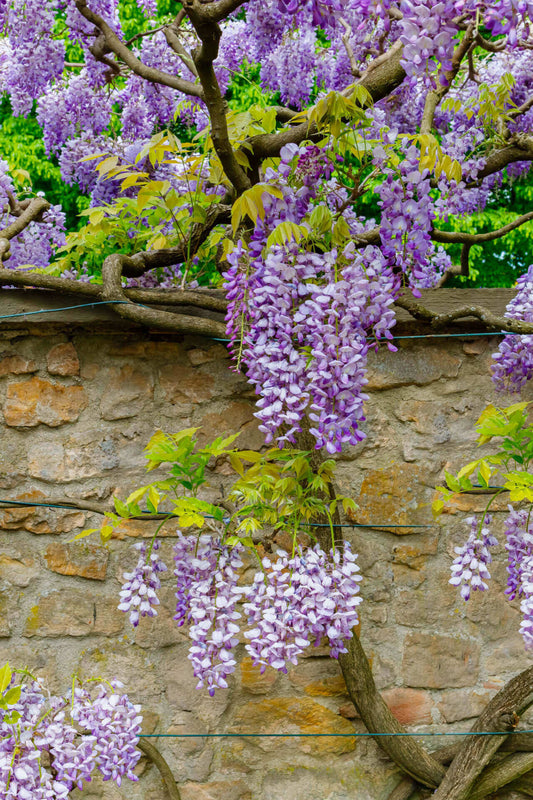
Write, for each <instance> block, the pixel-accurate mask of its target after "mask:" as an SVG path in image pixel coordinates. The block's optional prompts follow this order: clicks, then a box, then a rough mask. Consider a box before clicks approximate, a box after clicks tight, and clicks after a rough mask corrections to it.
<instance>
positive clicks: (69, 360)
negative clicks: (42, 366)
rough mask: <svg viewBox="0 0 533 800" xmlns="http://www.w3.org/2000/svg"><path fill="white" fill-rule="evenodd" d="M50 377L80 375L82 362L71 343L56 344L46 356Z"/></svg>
mask: <svg viewBox="0 0 533 800" xmlns="http://www.w3.org/2000/svg"><path fill="white" fill-rule="evenodd" d="M46 364H47V368H48V372H49V373H50V375H79V372H80V362H79V359H78V354H77V352H76V348H75V347H74V345H73V344H72V343H71V342H66V343H65V344H56V346H55V347H52V349H51V350H50V352H49V353H48V355H47V356H46Z"/></svg>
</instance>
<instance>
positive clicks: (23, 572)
mask: <svg viewBox="0 0 533 800" xmlns="http://www.w3.org/2000/svg"><path fill="white" fill-rule="evenodd" d="M38 574H39V568H38V566H37V563H36V562H35V559H33V558H24V557H23V556H19V557H17V558H13V557H12V556H9V555H7V553H0V580H3V581H7V582H8V583H11V584H13V586H20V587H25V586H29V584H30V582H31V581H32V580H33V579H34V578H36V577H37V575H38Z"/></svg>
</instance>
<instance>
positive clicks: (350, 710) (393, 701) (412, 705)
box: [339, 687, 433, 725]
mask: <svg viewBox="0 0 533 800" xmlns="http://www.w3.org/2000/svg"><path fill="white" fill-rule="evenodd" d="M381 696H382V697H383V699H384V700H385V702H386V704H387V705H388V707H389V708H390V710H391V711H392V713H393V714H394V716H395V717H396V719H397V720H398V722H400V723H401V724H402V725H429V724H431V723H432V722H433V717H432V716H431V709H432V708H433V702H432V699H431V695H430V694H429V692H421V691H418V690H416V689H403V688H400V687H398V688H394V689H385V691H383V692H381ZM339 714H340V715H341V717H345V718H346V719H358V718H359V714H358V713H357V710H356V708H355V706H354V704H353V703H345V704H344V705H343V706H341V707H340V708H339Z"/></svg>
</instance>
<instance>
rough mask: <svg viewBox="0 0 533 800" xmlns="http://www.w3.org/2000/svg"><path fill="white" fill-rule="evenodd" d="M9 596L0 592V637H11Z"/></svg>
mask: <svg viewBox="0 0 533 800" xmlns="http://www.w3.org/2000/svg"><path fill="white" fill-rule="evenodd" d="M9 599H10V598H9V596H8V594H7V593H6V592H0V637H2V638H4V637H7V636H11V621H12V619H13V616H14V615H13V609H10V608H9Z"/></svg>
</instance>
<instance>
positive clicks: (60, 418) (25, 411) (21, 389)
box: [4, 378, 88, 428]
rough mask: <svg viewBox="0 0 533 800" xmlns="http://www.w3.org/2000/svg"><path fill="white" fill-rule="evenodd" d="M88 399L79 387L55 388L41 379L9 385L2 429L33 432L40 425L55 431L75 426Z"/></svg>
mask: <svg viewBox="0 0 533 800" xmlns="http://www.w3.org/2000/svg"><path fill="white" fill-rule="evenodd" d="M87 404H88V399H87V395H86V393H85V389H84V388H83V386H59V385H57V384H54V383H50V382H49V381H45V380H43V379H42V378H30V380H29V381H24V382H21V383H10V384H9V386H8V387H7V399H6V402H5V404H4V418H5V421H6V425H9V426H11V427H16V428H18V427H20V428H33V427H35V426H36V425H39V423H41V422H42V423H44V424H45V425H48V426H49V427H51V428H57V427H58V426H59V425H63V424H64V423H65V422H75V421H76V420H77V419H78V417H79V415H80V414H81V412H82V411H83V409H84V408H86V407H87Z"/></svg>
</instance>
